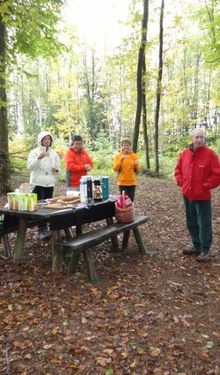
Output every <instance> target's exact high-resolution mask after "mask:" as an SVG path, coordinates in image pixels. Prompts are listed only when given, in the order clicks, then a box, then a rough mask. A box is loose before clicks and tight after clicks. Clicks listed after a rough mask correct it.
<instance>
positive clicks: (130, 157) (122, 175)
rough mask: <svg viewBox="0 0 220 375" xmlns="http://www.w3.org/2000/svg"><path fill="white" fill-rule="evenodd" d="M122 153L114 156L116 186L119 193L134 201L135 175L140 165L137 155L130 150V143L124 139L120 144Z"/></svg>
mask: <svg viewBox="0 0 220 375" xmlns="http://www.w3.org/2000/svg"><path fill="white" fill-rule="evenodd" d="M121 145H122V151H121V152H119V153H118V154H116V155H115V158H114V162H113V170H114V171H115V172H118V186H119V190H120V193H122V191H123V190H124V191H125V194H126V195H128V196H129V198H130V199H131V200H132V202H133V201H134V195H135V187H136V185H137V177H136V175H137V173H139V172H140V169H141V167H140V163H139V161H138V158H137V155H136V154H135V153H134V152H133V151H132V149H131V141H130V140H129V139H128V138H126V139H123V140H122V142H121Z"/></svg>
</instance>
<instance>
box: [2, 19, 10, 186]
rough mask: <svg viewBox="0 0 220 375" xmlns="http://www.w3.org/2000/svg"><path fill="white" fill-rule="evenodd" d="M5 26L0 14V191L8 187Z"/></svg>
mask: <svg viewBox="0 0 220 375" xmlns="http://www.w3.org/2000/svg"><path fill="white" fill-rule="evenodd" d="M5 38H6V27H5V24H4V23H3V21H2V18H1V16H0V192H1V193H2V192H6V191H7V190H8V189H9V179H10V164H9V151H8V124H7V96H6V87H5V75H6V63H5V54H6V42H5Z"/></svg>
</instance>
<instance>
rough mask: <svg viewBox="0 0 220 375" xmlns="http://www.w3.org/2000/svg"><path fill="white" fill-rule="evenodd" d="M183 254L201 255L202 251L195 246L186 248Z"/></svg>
mask: <svg viewBox="0 0 220 375" xmlns="http://www.w3.org/2000/svg"><path fill="white" fill-rule="evenodd" d="M183 254H184V255H199V254H200V251H199V249H195V248H194V247H192V248H191V249H184V250H183Z"/></svg>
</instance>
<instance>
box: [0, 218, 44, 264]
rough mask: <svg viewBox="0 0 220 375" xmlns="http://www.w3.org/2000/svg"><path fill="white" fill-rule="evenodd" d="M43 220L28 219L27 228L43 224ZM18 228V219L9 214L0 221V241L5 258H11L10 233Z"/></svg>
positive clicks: (12, 254)
mask: <svg viewBox="0 0 220 375" xmlns="http://www.w3.org/2000/svg"><path fill="white" fill-rule="evenodd" d="M44 223H45V222H44V221H43V220H38V219H35V220H30V221H29V222H28V228H33V227H35V226H37V225H39V224H44ZM17 230H18V219H17V218H14V217H10V216H6V217H5V219H4V221H1V222H0V243H1V241H2V244H3V250H4V253H5V255H6V257H7V258H13V256H14V251H13V249H12V246H11V242H10V237H9V234H10V233H14V232H16V231H17Z"/></svg>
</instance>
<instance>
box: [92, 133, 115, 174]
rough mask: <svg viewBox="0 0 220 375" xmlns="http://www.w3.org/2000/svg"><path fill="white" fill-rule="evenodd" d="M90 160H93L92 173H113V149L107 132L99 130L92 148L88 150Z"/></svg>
mask: <svg viewBox="0 0 220 375" xmlns="http://www.w3.org/2000/svg"><path fill="white" fill-rule="evenodd" d="M90 154H91V157H92V160H93V161H94V169H93V173H94V174H96V173H99V174H107V175H111V174H113V173H114V172H113V170H112V161H113V156H114V151H113V148H112V145H111V142H110V141H109V139H108V136H107V134H106V133H105V132H104V131H101V132H100V134H99V135H98V137H97V139H96V140H95V141H94V145H93V150H92V151H90Z"/></svg>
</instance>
